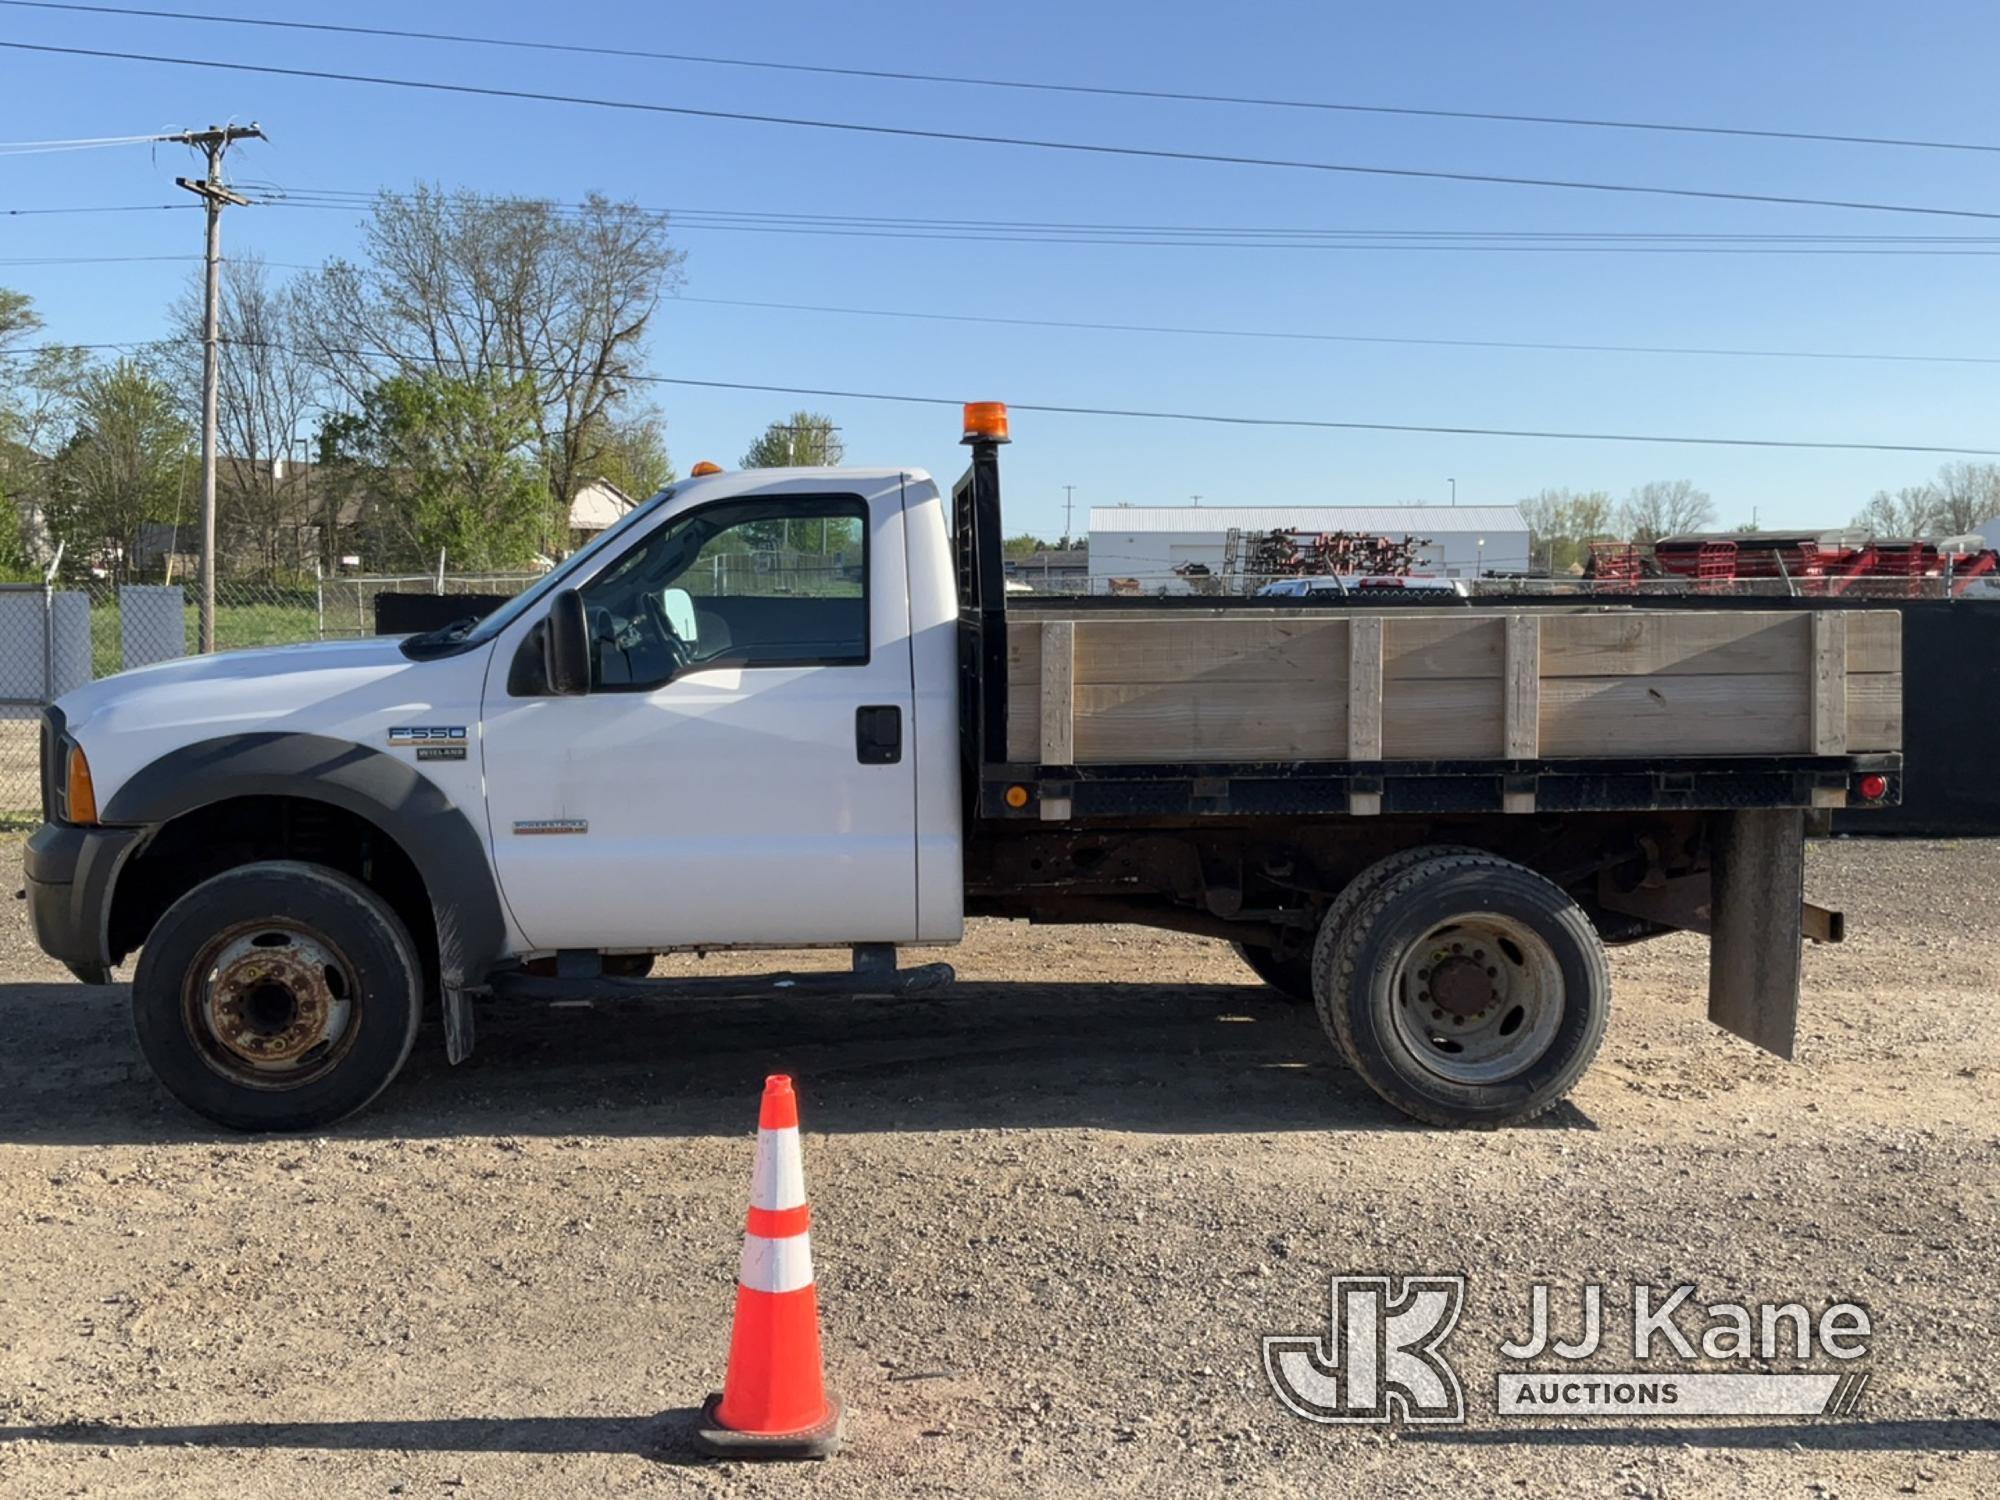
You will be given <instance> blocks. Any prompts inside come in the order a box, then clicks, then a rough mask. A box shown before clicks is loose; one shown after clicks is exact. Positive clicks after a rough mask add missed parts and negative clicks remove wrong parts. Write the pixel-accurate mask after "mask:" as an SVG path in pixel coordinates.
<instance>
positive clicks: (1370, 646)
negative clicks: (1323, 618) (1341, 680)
mask: <svg viewBox="0 0 2000 1500" xmlns="http://www.w3.org/2000/svg"><path fill="white" fill-rule="evenodd" d="M1382 635H1383V628H1382V617H1381V616H1380V615H1357V616H1356V617H1355V618H1354V619H1353V620H1351V621H1350V622H1349V623H1348V633H1347V758H1348V759H1349V760H1380V759H1381V758H1382Z"/></svg>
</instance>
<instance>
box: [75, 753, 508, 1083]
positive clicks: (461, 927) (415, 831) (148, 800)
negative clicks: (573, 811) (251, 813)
mask: <svg viewBox="0 0 2000 1500" xmlns="http://www.w3.org/2000/svg"><path fill="white" fill-rule="evenodd" d="M238 797H306V798H311V799H314V800H316V801H320V802H326V803H330V804H332V805H333V806H335V807H339V808H342V809H344V810H345V811H348V812H351V813H353V814H355V815H356V816H357V817H361V818H365V819H367V820H368V821H369V822H370V823H373V824H374V825H375V826H376V827H378V828H380V829H381V830H382V831H383V832H384V833H386V834H387V835H388V836H389V837H390V838H392V839H394V840H395V841H396V843H397V844H398V845H399V846H401V848H402V850H403V852H404V853H405V854H407V855H408V856H409V857H410V861H411V863H413V864H414V865H415V866H416V867H417V873H418V874H419V875H420V876H421V877H422V878H423V882H424V889H425V891H426V892H427V893H428V894H429V896H430V903H431V914H432V917H433V919H434V920H435V922H436V926H437V943H438V974H439V980H440V983H441V985H442V987H443V990H444V1001H445V1023H446V1024H445V1032H446V1045H447V1048H448V1049H449V1051H450V1053H451V1055H452V1060H453V1061H454V1062H456V1061H458V1060H459V1058H461V1057H463V1056H464V1055H465V1054H466V1053H468V1052H470V1051H471V1048H472V1026H471V1013H470V1010H469V1008H468V1007H467V1006H466V1004H465V996H464V992H465V990H466V989H467V988H469V987H471V986H474V985H477V984H479V983H480V982H481V981H482V980H483V979H484V978H485V976H486V974H487V972H488V970H490V969H491V968H492V967H493V965H494V964H495V962H496V961H498V960H499V959H500V958H501V957H503V956H504V954H505V951H506V947H507V923H506V918H505V916H504V915H503V913H502V909H501V904H500V890H499V887H498V885H497V884H496V882H495V880H494V876H493V867H492V864H491V862H490V861H489V860H488V858H487V853H486V840H485V839H484V838H483V837H481V835H480V832H479V827H478V825H477V824H476V823H475V821H474V817H475V816H477V814H468V813H467V811H466V810H465V809H463V808H461V807H459V806H458V805H457V804H456V803H454V802H453V801H452V800H451V799H450V798H449V797H448V796H446V795H445V793H444V792H443V791H442V790H441V789H440V788H439V787H438V785H437V783H436V782H434V781H431V780H430V779H429V778H428V777H425V776H423V775H420V774H419V773H418V771H417V769H416V768H415V767H414V766H412V765H410V764H408V763H407V762H405V761H402V760H398V759H397V758H396V757H395V756H393V755H389V754H386V753H384V752H383V751H380V750H374V749H370V748H369V747H368V746H366V745H357V744H355V743H353V742H352V741H350V740H338V739H333V738H330V737H328V736H326V735H318V734H283V733H269V732H267V733H258V734H231V735H222V736H219V737H217V738H215V739H209V740H200V741H197V742H196V743H194V744H192V745H183V746H182V747H181V748H179V749H178V750H170V751H168V752H167V753H166V754H165V755H162V756H161V757H160V758H159V759H157V760H155V761H153V762H151V763H150V764H149V765H147V766H145V767H144V768H143V769H141V770H140V771H138V772H135V773H134V774H133V775H132V776H131V777H130V778H129V779H128V780H127V781H126V782H125V783H124V785H122V786H120V787H119V788H118V790H117V791H116V792H115V793H114V794H113V795H112V797H111V800H110V801H109V802H108V803H106V804H105V806H104V808H103V810H102V813H101V817H102V820H103V821H104V822H105V823H107V824H128V825H130V824H137V825H140V826H143V827H146V828H158V827H160V826H161V825H163V824H165V823H168V822H171V821H172V820H173V819H175V818H178V817H180V816H182V815H183V814H185V813H190V812H194V811H196V810H197V809H199V808H202V807H207V806H210V805H212V804H214V803H217V802H226V801H230V800H233V799H235V798H238Z"/></svg>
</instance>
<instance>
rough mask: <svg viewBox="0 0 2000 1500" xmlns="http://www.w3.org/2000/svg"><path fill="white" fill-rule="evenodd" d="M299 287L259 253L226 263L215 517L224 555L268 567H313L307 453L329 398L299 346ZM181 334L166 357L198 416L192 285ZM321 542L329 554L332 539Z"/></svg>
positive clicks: (179, 314)
mask: <svg viewBox="0 0 2000 1500" xmlns="http://www.w3.org/2000/svg"><path fill="white" fill-rule="evenodd" d="M301 303H302V298H301V294H300V292H299V291H298V290H297V288H296V287H295V286H292V287H274V286H273V285H272V284H271V281H270V278H269V276H268V275H267V274H266V272H265V269H264V264H263V262H262V261H261V260H258V259H256V258H254V257H243V258H239V259H232V260H230V261H229V262H227V263H226V264H225V266H224V267H223V276H222V303H221V307H220V309H219V324H220V329H221V334H222V350H221V360H220V363H219V365H218V368H217V375H218V387H219V392H218V403H217V410H218V423H219V432H220V438H221V442H220V447H221V463H220V466H219V476H218V478H219V484H218V486H217V488H218V496H217V505H216V509H217V520H218V521H219V522H220V524H221V528H222V532H223V535H222V538H221V540H220V542H219V544H218V550H219V551H220V552H221V553H222V554H223V555H224V556H244V555H249V556H254V557H255V558H256V559H257V561H258V563H259V565H260V566H261V567H262V568H263V570H264V571H266V572H275V571H277V570H279V569H281V568H302V567H306V566H308V564H309V559H308V557H307V556H306V555H303V549H302V548H301V547H299V545H298V544H297V538H298V536H299V532H300V529H301V528H302V527H304V526H306V525H308V524H309V522H310V521H311V519H312V514H311V513H312V497H311V496H310V495H309V494H308V493H307V486H308V484H309V482H310V477H309V476H310V473H311V470H310V467H309V466H308V465H307V464H305V463H303V462H294V461H293V460H294V459H295V458H298V457H302V456H303V454H304V453H305V452H306V451H307V447H306V445H307V443H308V441H309V433H308V426H307V424H308V420H309V418H310V417H311V416H312V415H313V413H314V412H315V410H316V409H318V408H319V407H320V406H321V405H322V402H323V398H324V395H325V393H326V386H325V381H324V380H323V379H322V377H321V373H320V370H319V368H318V366H317V365H316V364H315V362H314V361H313V359H312V358H311V357H310V356H309V355H308V353H307V352H306V350H305V348H304V347H302V345H301V342H300V334H301V330H302V329H303V328H304V327H305V326H306V324H305V317H304V311H303V308H302V306H301ZM172 317H173V320H174V324H175V326H176V327H177V328H178V329H179V330H180V337H179V338H178V339H176V340H175V341H174V342H173V343H172V344H171V345H169V346H168V348H167V350H166V352H165V361H166V364H167V367H168V369H169V370H170V371H171V373H172V377H173V380H174V384H175V387H176V389H177V391H178V393H179V394H180V396H181V397H182V399H183V400H184V401H185V402H186V403H187V405H188V412H189V419H190V420H191V421H193V420H197V419H198V414H199V410H200V399H201V328H202V291H201V287H200V286H199V284H196V285H193V286H190V287H189V289H188V290H187V291H186V292H185V293H184V294H183V295H182V296H181V298H180V300H179V301H178V302H176V303H175V304H174V307H173V312H172ZM334 542H335V539H334V538H332V537H323V538H320V539H319V541H318V543H317V546H318V548H319V550H320V551H321V553H322V555H325V549H327V548H330V547H332V546H333V545H334Z"/></svg>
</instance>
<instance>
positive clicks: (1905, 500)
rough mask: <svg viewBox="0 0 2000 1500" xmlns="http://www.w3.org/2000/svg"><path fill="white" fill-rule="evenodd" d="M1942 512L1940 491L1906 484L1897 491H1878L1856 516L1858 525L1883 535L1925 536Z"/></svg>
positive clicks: (1926, 486)
mask: <svg viewBox="0 0 2000 1500" xmlns="http://www.w3.org/2000/svg"><path fill="white" fill-rule="evenodd" d="M1937 513H1938V493H1937V490H1936V488H1935V487H1934V486H1932V485H1928V484H1906V485H1904V486H1903V488H1901V489H1900V490H1897V491H1896V493H1895V494H1893V495H1892V494H1890V493H1889V492H1888V491H1887V490H1877V491H1876V492H1875V494H1874V496H1873V498H1871V499H1870V500H1869V502H1868V503H1867V504H1866V505H1864V506H1863V507H1862V508H1861V510H1860V511H1859V512H1858V513H1857V514H1856V515H1855V517H1854V524H1855V525H1856V526H1865V527H1866V528H1867V529H1868V530H1870V531H1872V532H1874V533H1875V535H1877V536H1882V537H1907V536H1923V535H1925V534H1927V533H1928V532H1929V531H1930V529H1931V524H1932V522H1933V520H1934V519H1935V518H1936V516H1937Z"/></svg>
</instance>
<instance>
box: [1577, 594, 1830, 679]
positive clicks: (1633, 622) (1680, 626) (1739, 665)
mask: <svg viewBox="0 0 2000 1500" xmlns="http://www.w3.org/2000/svg"><path fill="white" fill-rule="evenodd" d="M1538 619H1539V621H1540V624H1541V631H1542V675H1543V676H1544V677H1644V676H1651V675H1658V674H1667V673H1686V674H1690V675H1694V676H1701V677H1717V676H1726V675H1732V674H1735V673H1745V674H1748V675H1752V676H1764V675H1768V674H1770V673H1774V672H1799V671H1804V670H1805V666H1806V654H1807V644H1808V635H1809V633H1810V625H1809V623H1808V621H1807V618H1806V616H1805V615H1804V614H1802V613H1798V612H1786V613H1782V614H1780V613H1777V612H1775V611H1763V612H1759V613H1754V614H1738V613H1736V612H1735V611H1727V612H1725V611H1720V610H1716V611H1708V610H1701V611H1697V610H1671V611H1669V610H1628V609H1622V608H1621V609H1616V610H1605V611H1602V612H1600V613H1597V614H1572V615H1560V614H1558V615H1542V616H1539V617H1538Z"/></svg>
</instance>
